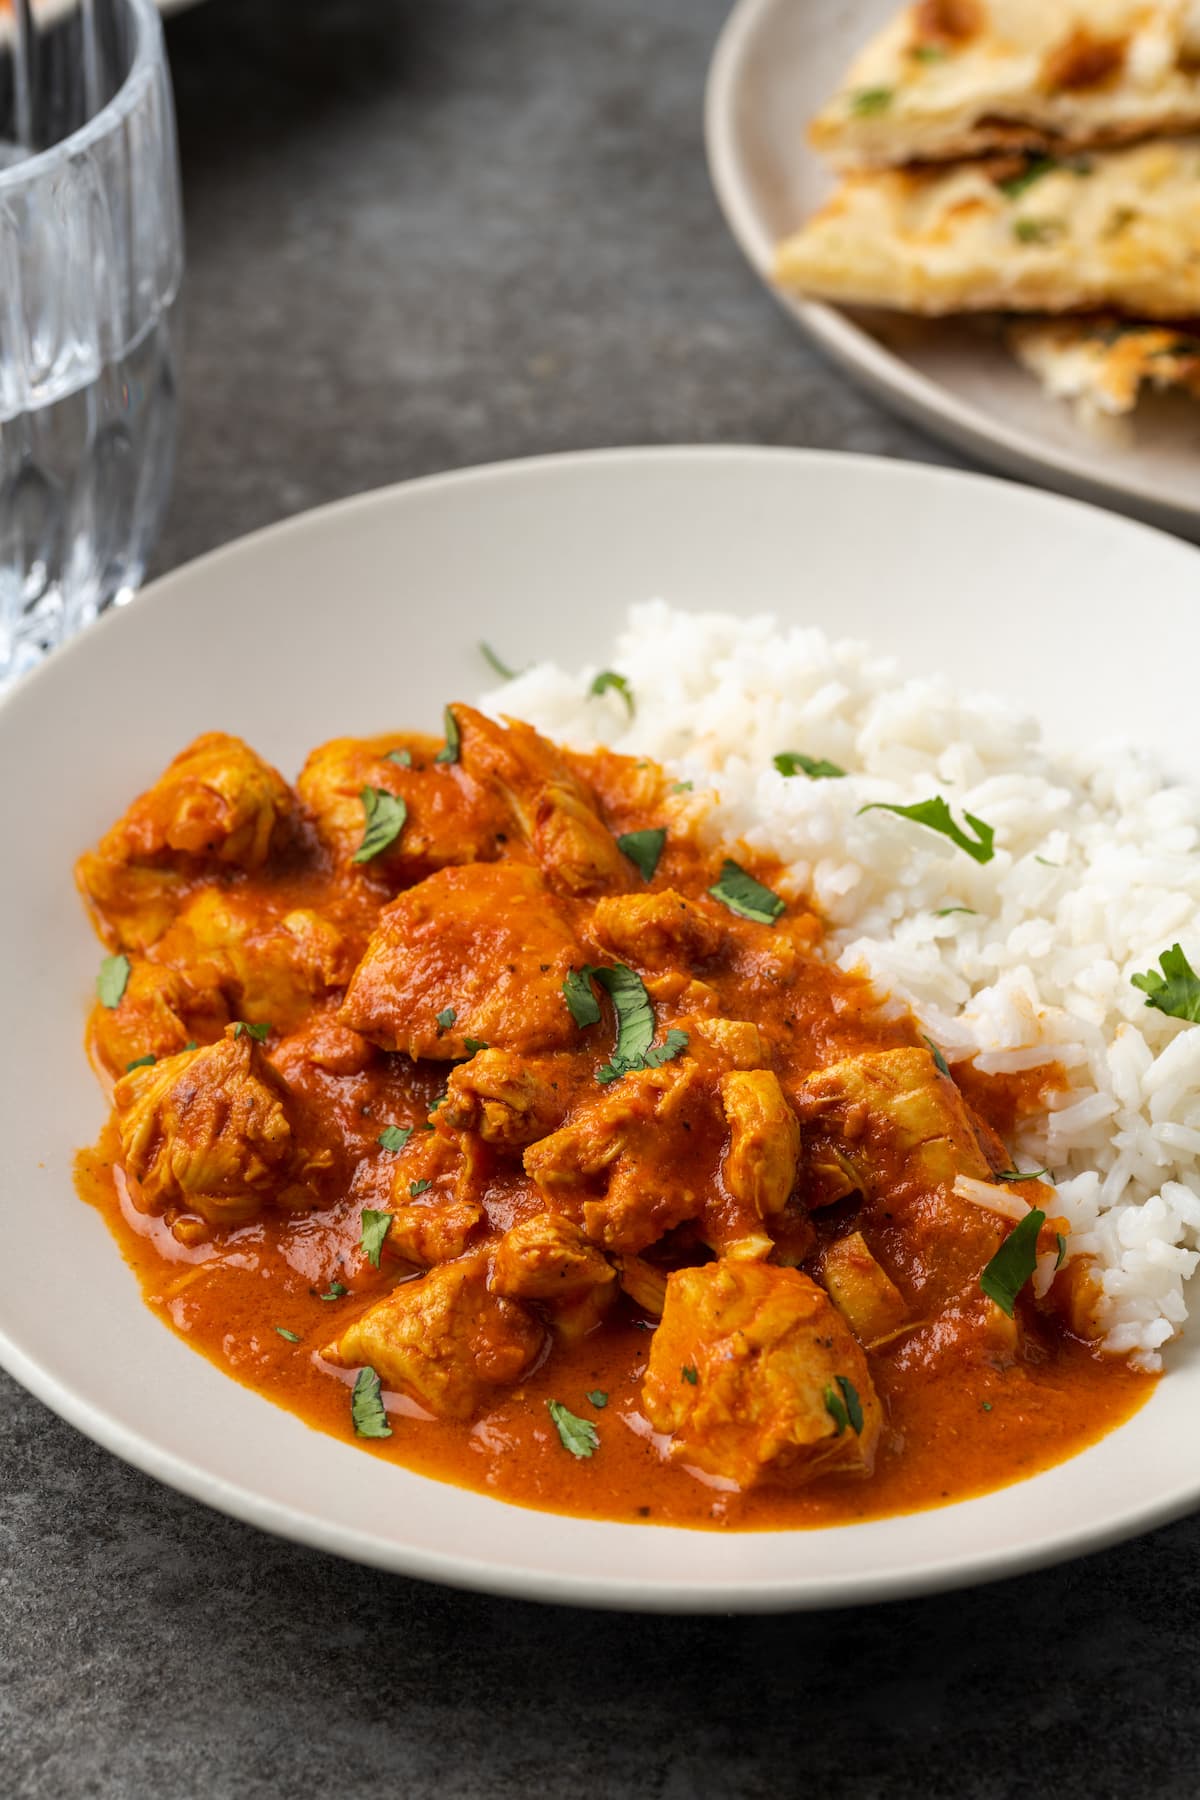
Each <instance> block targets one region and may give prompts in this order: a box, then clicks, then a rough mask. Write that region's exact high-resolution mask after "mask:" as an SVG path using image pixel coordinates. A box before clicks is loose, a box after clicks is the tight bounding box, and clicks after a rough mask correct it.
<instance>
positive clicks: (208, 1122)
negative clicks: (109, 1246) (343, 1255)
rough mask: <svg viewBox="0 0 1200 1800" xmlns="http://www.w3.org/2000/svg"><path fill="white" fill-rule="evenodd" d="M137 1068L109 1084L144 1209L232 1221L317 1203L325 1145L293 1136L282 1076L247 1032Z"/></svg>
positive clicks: (327, 1158)
mask: <svg viewBox="0 0 1200 1800" xmlns="http://www.w3.org/2000/svg"><path fill="white" fill-rule="evenodd" d="M235 1031H236V1027H235V1026H230V1027H229V1028H228V1029H227V1030H226V1032H225V1035H224V1036H223V1037H222V1038H220V1039H219V1040H218V1041H217V1042H216V1043H215V1044H209V1045H207V1046H206V1047H204V1048H203V1049H199V1050H188V1051H183V1052H182V1053H181V1054H180V1055H178V1056H170V1057H168V1058H167V1059H166V1060H165V1061H164V1062H160V1063H156V1064H155V1065H154V1066H153V1067H151V1068H144V1069H134V1070H133V1071H132V1072H131V1073H130V1074H128V1075H124V1076H122V1078H121V1080H120V1081H118V1082H117V1084H116V1087H115V1088H114V1090H113V1105H114V1106H115V1108H116V1116H117V1125H118V1130H119V1132H120V1137H121V1150H122V1156H123V1160H124V1165H125V1172H126V1174H127V1176H128V1177H129V1178H130V1182H131V1191H132V1193H133V1196H134V1199H135V1201H136V1203H137V1204H138V1205H139V1206H140V1207H141V1209H142V1210H143V1211H144V1212H158V1213H162V1212H165V1213H168V1214H169V1213H171V1212H173V1211H175V1212H177V1211H186V1212H193V1213H199V1214H200V1216H201V1217H202V1218H204V1219H207V1220H208V1221H209V1223H210V1224H213V1225H226V1224H236V1223H238V1222H239V1221H241V1220H243V1219H248V1218H251V1217H252V1216H253V1215H254V1214H255V1213H257V1212H258V1211H259V1210H260V1208H261V1207H263V1206H265V1205H268V1204H270V1205H274V1206H281V1207H286V1208H289V1209H298V1208H303V1207H310V1206H315V1205H317V1204H318V1202H319V1199H320V1185H321V1176H322V1174H323V1172H324V1171H325V1170H327V1169H328V1168H329V1167H330V1165H331V1163H332V1160H333V1158H332V1155H331V1153H330V1151H329V1150H328V1149H313V1148H311V1147H309V1146H306V1145H304V1144H303V1143H301V1142H300V1141H299V1138H298V1133H297V1130H296V1126H295V1122H294V1119H293V1108H292V1106H291V1103H290V1096H289V1090H288V1087H287V1083H286V1082H285V1081H284V1080H283V1078H282V1076H280V1075H279V1074H277V1072H276V1071H275V1070H274V1069H273V1068H272V1067H271V1064H270V1063H269V1062H268V1061H267V1058H266V1056H265V1055H264V1054H263V1051H262V1049H261V1048H260V1046H259V1045H258V1044H256V1043H255V1041H254V1039H253V1038H251V1037H250V1036H249V1035H248V1034H246V1033H243V1034H242V1035H241V1036H240V1037H237V1036H235V1035H234V1034H235Z"/></svg>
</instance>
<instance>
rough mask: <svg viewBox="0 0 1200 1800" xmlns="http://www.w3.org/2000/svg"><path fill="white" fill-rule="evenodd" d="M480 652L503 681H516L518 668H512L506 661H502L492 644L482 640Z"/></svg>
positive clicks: (489, 666)
mask: <svg viewBox="0 0 1200 1800" xmlns="http://www.w3.org/2000/svg"><path fill="white" fill-rule="evenodd" d="M479 654H480V656H482V658H483V660H484V662H485V663H486V664H487V665H488V668H489V669H494V670H495V671H496V674H497V675H498V676H499V677H500V679H501V681H515V680H516V679H517V670H516V669H510V668H509V666H508V664H507V663H506V662H501V660H500V658H499V657H498V656H497V655H496V652H495V651H494V650H493V649H492V646H491V645H490V644H485V643H482V642H481V643H480V645H479Z"/></svg>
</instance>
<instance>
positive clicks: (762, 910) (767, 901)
mask: <svg viewBox="0 0 1200 1800" xmlns="http://www.w3.org/2000/svg"><path fill="white" fill-rule="evenodd" d="M708 891H709V893H710V894H711V895H712V897H713V899H714V900H719V901H720V902H721V905H722V906H727V907H728V908H729V910H730V912H735V913H740V914H741V916H742V918H743V919H754V920H755V921H756V922H757V923H758V924H759V925H773V924H774V923H775V921H776V919H777V918H778V917H779V915H780V913H782V912H784V911H785V910H786V908H785V905H784V902H783V901H782V900H781V899H780V898H779V895H778V894H773V893H772V892H771V890H770V888H769V887H764V886H763V884H762V882H761V881H755V879H754V877H753V875H748V874H747V873H746V871H745V869H743V868H742V867H741V866H740V865H739V864H738V863H735V862H734V861H733V860H732V859H731V858H730V857H726V858H725V862H724V864H723V865H722V868H721V873H720V875H719V877H718V878H717V880H716V881H714V883H713V885H712V886H711V887H710V888H709V890H708Z"/></svg>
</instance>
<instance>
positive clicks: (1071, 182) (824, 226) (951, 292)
mask: <svg viewBox="0 0 1200 1800" xmlns="http://www.w3.org/2000/svg"><path fill="white" fill-rule="evenodd" d="M775 278H776V280H777V281H778V283H779V285H780V286H781V287H782V288H784V289H786V290H788V291H790V292H793V293H799V294H804V295H808V296H812V297H814V298H818V299H825V300H834V301H840V302H843V303H848V304H858V305H866V306H885V307H896V308H899V309H901V310H903V311H905V312H912V313H925V314H930V315H935V314H942V313H953V312H1049V313H1057V312H1103V311H1107V310H1112V311H1115V312H1121V313H1127V314H1130V315H1132V316H1133V317H1136V318H1149V319H1183V318H1192V317H1196V316H1200V137H1190V138H1176V139H1163V140H1162V141H1158V140H1155V141H1152V142H1150V143H1145V144H1136V145H1132V146H1130V147H1128V148H1124V149H1120V150H1106V151H1097V152H1093V153H1090V154H1089V155H1087V156H1081V157H1073V158H1068V159H1065V160H1060V161H1055V160H1051V159H1048V158H1042V159H1035V160H1032V161H1026V160H1025V159H1023V158H1020V157H1007V158H993V159H984V160H981V161H978V162H973V163H964V164H961V165H956V166H954V167H952V168H949V169H943V168H938V167H936V166H935V167H925V168H920V169H882V170H873V171H869V172H865V173H862V174H855V175H850V176H848V177H847V179H846V181H845V182H844V184H843V186H842V187H841V188H840V189H839V190H838V192H837V193H836V194H835V195H834V196H833V198H832V199H831V200H830V201H829V202H828V204H827V205H826V206H824V207H823V208H822V209H821V211H820V212H819V213H817V215H816V216H815V218H813V219H812V220H811V221H810V222H809V224H808V225H806V226H805V227H804V229H803V230H801V231H799V232H797V233H796V235H795V236H794V237H790V238H787V239H785V241H784V242H783V243H782V244H780V246H779V248H778V250H777V252H776V262H775Z"/></svg>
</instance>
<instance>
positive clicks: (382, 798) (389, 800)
mask: <svg viewBox="0 0 1200 1800" xmlns="http://www.w3.org/2000/svg"><path fill="white" fill-rule="evenodd" d="M359 799H360V800H361V801H362V809H363V819H364V826H363V838H362V843H361V844H360V845H359V846H358V849H357V850H356V851H355V852H354V856H353V859H352V860H353V861H354V862H356V863H366V862H370V861H371V860H372V859H373V858H374V857H376V856H379V855H380V854H381V852H382V851H384V850H386V849H387V848H388V845H389V844H394V843H395V841H396V839H397V838H398V837H399V836H400V833H401V832H402V831H403V830H404V821H405V819H407V817H408V807H407V806H406V805H405V804H404V801H403V800H401V798H400V796H399V795H398V794H389V793H388V791H387V789H386V788H377V787H365V788H364V789H363V791H362V793H361V794H360V795H359Z"/></svg>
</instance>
